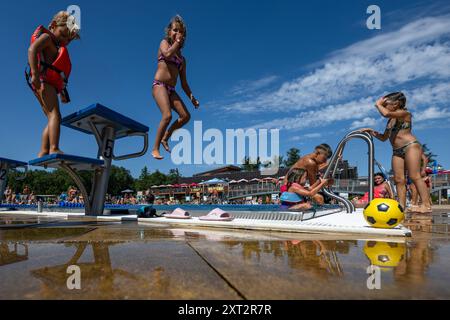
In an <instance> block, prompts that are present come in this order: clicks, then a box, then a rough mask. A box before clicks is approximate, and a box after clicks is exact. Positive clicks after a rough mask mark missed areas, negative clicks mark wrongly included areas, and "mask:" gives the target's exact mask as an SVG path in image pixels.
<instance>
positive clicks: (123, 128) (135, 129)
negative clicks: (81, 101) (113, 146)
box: [62, 103, 148, 139]
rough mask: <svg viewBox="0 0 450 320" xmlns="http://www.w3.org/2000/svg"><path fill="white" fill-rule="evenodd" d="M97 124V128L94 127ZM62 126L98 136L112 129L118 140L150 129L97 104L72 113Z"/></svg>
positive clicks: (65, 118)
mask: <svg viewBox="0 0 450 320" xmlns="http://www.w3.org/2000/svg"><path fill="white" fill-rule="evenodd" d="M92 124H95V126H92ZM62 125H63V126H66V127H68V128H71V129H74V130H78V131H81V132H84V133H87V134H94V135H95V134H96V133H97V132H101V131H102V130H103V129H104V128H105V127H108V126H109V127H112V128H113V129H114V135H115V138H116V139H120V138H124V137H129V136H130V135H134V134H136V133H142V132H148V127H147V126H145V125H143V124H140V123H139V122H136V121H134V120H132V119H130V118H128V117H125V116H123V115H121V114H120V113H117V112H116V111H113V110H111V109H108V108H107V107H105V106H103V105H101V104H99V103H96V104H93V105H91V106H89V107H87V108H86V109H83V110H80V111H78V112H75V113H72V114H70V115H68V116H67V117H64V119H63V120H62Z"/></svg>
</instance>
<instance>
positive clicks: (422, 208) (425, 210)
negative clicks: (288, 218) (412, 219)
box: [416, 206, 433, 213]
mask: <svg viewBox="0 0 450 320" xmlns="http://www.w3.org/2000/svg"><path fill="white" fill-rule="evenodd" d="M416 212H418V213H433V210H432V209H431V207H425V206H420V207H419V208H418V209H417V211H416Z"/></svg>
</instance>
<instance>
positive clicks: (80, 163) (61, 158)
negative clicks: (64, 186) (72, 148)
mask: <svg viewBox="0 0 450 320" xmlns="http://www.w3.org/2000/svg"><path fill="white" fill-rule="evenodd" d="M28 164H29V165H31V166H37V167H44V168H60V167H61V165H62V164H63V165H67V166H69V167H71V168H72V169H75V170H94V169H97V168H99V167H102V166H103V165H104V162H103V161H102V160H98V159H91V158H85V157H79V156H74V155H69V154H50V155H47V156H44V157H42V158H38V159H34V160H31V161H30V162H28Z"/></svg>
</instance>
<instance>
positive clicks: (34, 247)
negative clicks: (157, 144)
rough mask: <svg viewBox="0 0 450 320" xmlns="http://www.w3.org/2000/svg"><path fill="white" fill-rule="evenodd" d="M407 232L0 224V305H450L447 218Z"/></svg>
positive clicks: (419, 222)
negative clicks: (372, 282) (376, 234)
mask: <svg viewBox="0 0 450 320" xmlns="http://www.w3.org/2000/svg"><path fill="white" fill-rule="evenodd" d="M405 224H406V225H408V227H410V228H411V229H413V237H412V238H408V239H406V240H405V241H403V240H401V241H399V240H398V239H397V240H394V239H392V240H391V239H387V240H389V241H386V240H385V241H377V239H360V238H355V236H353V237H352V236H336V235H324V234H321V235H319V234H291V233H273V232H260V231H258V232H256V231H244V230H242V231H227V230H208V229H205V228H198V229H189V228H174V227H171V226H168V225H151V224H146V225H141V224H139V223H138V222H126V223H120V222H106V221H105V222H97V221H95V220H93V219H90V218H80V217H77V218H70V219H68V220H67V219H57V218H52V219H43V218H42V217H32V216H31V217H30V216H20V215H11V214H3V215H2V214H0V299H449V298H450V286H448V284H449V283H450V268H448V266H449V265H450V237H449V234H448V216H447V215H446V214H437V215H435V217H433V218H432V219H431V218H430V219H424V218H420V219H414V218H411V219H408V220H407V221H406V223H405ZM445 226H447V229H445ZM446 230H447V231H446ZM370 265H376V266H379V269H377V276H378V275H379V280H380V281H379V284H380V288H379V289H377V288H375V289H369V288H368V278H369V276H370V274H368V273H367V268H368V267H369V266H370ZM70 266H76V267H77V268H79V271H80V289H72V290H71V289H69V288H68V285H67V283H68V279H69V277H70V276H71V273H70V272H69V273H68V268H69V267H70Z"/></svg>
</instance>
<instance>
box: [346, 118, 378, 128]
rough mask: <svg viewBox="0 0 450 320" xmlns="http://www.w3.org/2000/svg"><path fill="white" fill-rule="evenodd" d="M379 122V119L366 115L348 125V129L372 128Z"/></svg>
mask: <svg viewBox="0 0 450 320" xmlns="http://www.w3.org/2000/svg"><path fill="white" fill-rule="evenodd" d="M379 123H380V119H375V118H370V117H366V118H364V119H362V120H355V121H353V122H352V124H351V125H350V129H359V128H364V127H369V128H373V127H375V126H377V125H378V124H379Z"/></svg>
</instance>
